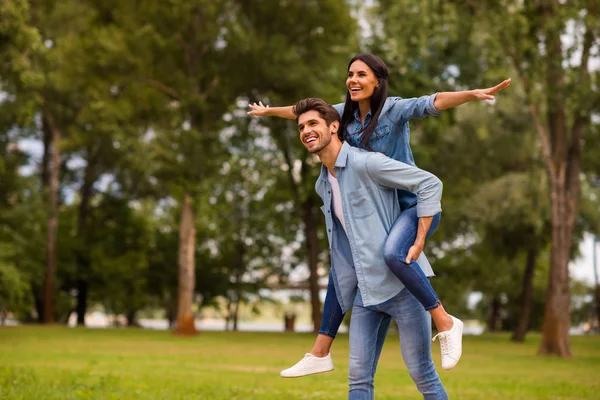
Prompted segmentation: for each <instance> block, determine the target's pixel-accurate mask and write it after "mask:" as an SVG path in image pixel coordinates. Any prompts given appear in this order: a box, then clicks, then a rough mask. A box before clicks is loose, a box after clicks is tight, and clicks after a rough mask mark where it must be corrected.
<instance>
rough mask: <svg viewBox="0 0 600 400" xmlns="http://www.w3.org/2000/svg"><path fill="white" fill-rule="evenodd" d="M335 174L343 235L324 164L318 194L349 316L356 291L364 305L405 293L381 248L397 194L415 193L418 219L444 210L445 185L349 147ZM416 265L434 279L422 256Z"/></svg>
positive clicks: (333, 270)
mask: <svg viewBox="0 0 600 400" xmlns="http://www.w3.org/2000/svg"><path fill="white" fill-rule="evenodd" d="M334 171H335V174H336V178H337V180H338V183H339V186H340V194H341V198H342V212H343V215H344V221H345V223H346V230H345V231H344V229H343V228H342V227H341V224H340V222H339V220H338V219H337V218H336V217H335V216H334V215H333V213H332V210H331V208H332V207H331V185H330V184H329V181H328V179H327V174H328V173H329V171H328V170H327V167H325V166H324V165H323V166H322V168H321V174H320V176H319V178H318V179H317V183H316V185H315V189H316V191H317V193H318V194H319V196H321V198H322V199H323V203H324V205H323V207H321V210H322V211H323V213H324V214H325V220H326V226H327V238H328V239H329V247H330V249H331V269H330V274H331V276H332V278H333V282H334V285H335V292H336V294H337V298H338V301H339V303H340V306H341V308H342V312H344V313H345V312H347V311H348V310H349V309H350V308H351V307H352V305H353V303H354V298H355V295H356V288H357V286H358V288H359V289H360V294H361V297H362V301H363V303H364V305H365V306H371V305H377V304H381V303H383V302H385V301H387V300H389V299H391V298H392V297H394V296H395V295H397V294H398V293H400V291H401V290H402V289H403V288H404V285H403V284H402V283H401V282H400V280H399V279H398V278H397V277H396V276H395V275H394V274H393V273H392V272H391V271H390V269H389V268H388V266H387V264H386V263H385V260H384V258H383V245H384V243H385V240H386V238H387V236H388V233H389V232H390V229H391V228H392V225H393V224H394V222H395V221H396V219H397V218H398V216H399V215H400V212H401V210H400V203H399V202H398V192H397V189H403V190H408V191H410V192H412V193H416V198H417V215H418V216H419V217H428V216H433V215H435V214H437V213H439V212H441V210H442V208H441V198H442V182H441V181H440V180H439V179H438V178H437V177H436V176H435V175H433V174H431V173H429V172H427V171H423V170H421V169H419V168H417V167H415V166H411V165H408V164H406V163H402V162H398V161H396V160H393V159H391V158H389V157H386V156H384V155H383V154H381V153H377V152H369V151H366V150H361V149H358V148H356V147H352V146H350V145H349V144H348V142H344V143H343V145H342V148H341V150H340V153H339V155H338V158H337V160H336V163H335V167H334ZM417 261H418V263H419V265H420V266H421V268H422V269H423V272H424V273H425V275H426V276H432V275H433V271H432V269H431V265H429V262H427V259H426V258H425V256H424V255H423V254H421V256H420V257H419V259H418V260H417Z"/></svg>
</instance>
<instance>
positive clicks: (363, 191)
mask: <svg viewBox="0 0 600 400" xmlns="http://www.w3.org/2000/svg"><path fill="white" fill-rule="evenodd" d="M348 202H349V203H350V207H351V208H352V217H353V219H355V220H359V219H365V218H369V217H370V216H371V215H373V214H375V204H374V203H373V199H372V197H371V196H370V193H369V192H368V189H367V188H365V187H362V188H360V189H358V190H353V191H351V192H348Z"/></svg>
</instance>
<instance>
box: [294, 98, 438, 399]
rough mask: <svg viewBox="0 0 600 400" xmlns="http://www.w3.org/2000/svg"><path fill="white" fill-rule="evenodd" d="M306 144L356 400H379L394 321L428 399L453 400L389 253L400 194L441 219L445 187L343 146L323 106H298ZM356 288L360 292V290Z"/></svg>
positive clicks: (333, 114) (424, 323) (334, 118)
mask: <svg viewBox="0 0 600 400" xmlns="http://www.w3.org/2000/svg"><path fill="white" fill-rule="evenodd" d="M294 110H295V113H296V116H297V119H296V121H297V124H298V130H299V132H300V140H301V141H302V143H303V144H304V146H305V147H306V148H307V150H308V151H309V152H311V153H313V154H316V155H317V156H318V157H319V159H320V160H321V162H322V163H323V166H322V168H321V175H320V177H319V179H318V181H317V183H316V190H317V193H318V194H319V195H320V196H321V198H322V199H323V202H324V206H323V207H322V208H321V209H322V210H323V212H324V214H325V217H326V221H327V237H328V239H329V244H330V249H331V270H330V280H331V281H332V282H333V284H334V285H335V288H336V294H337V297H338V300H339V303H340V306H341V308H342V311H343V312H346V311H348V310H349V309H350V308H352V320H351V323H350V363H349V368H348V374H349V380H350V387H349V392H348V398H349V399H350V400H358V399H373V397H374V385H373V381H374V376H375V371H376V367H377V362H378V359H379V355H380V354H381V350H382V348H383V342H384V340H385V337H386V334H387V330H388V327H389V324H390V322H391V319H392V318H393V319H395V320H396V323H397V324H398V329H399V332H400V337H401V338H402V340H401V352H402V357H403V358H404V361H405V363H406V365H407V367H408V370H409V373H410V376H411V378H412V379H413V380H414V382H415V383H416V385H417V388H418V390H419V391H420V392H421V393H422V394H423V397H424V398H425V399H435V400H438V399H447V398H448V396H447V394H446V392H445V390H444V387H443V386H442V383H441V381H440V379H439V376H438V374H437V372H436V370H435V366H434V364H433V360H432V359H431V342H430V335H431V319H430V316H429V314H428V313H427V311H425V309H424V308H423V307H422V305H421V304H420V303H419V302H418V301H417V299H416V298H415V297H414V296H413V295H412V294H410V292H408V290H402V289H403V285H402V283H401V282H400V281H399V280H398V278H396V276H395V275H394V274H393V273H392V272H391V271H390V270H389V268H388V267H387V265H386V262H385V260H384V258H383V245H384V242H385V239H386V237H387V234H388V232H389V230H390V228H391V227H392V225H393V223H394V221H395V220H396V218H397V217H398V216H399V215H400V206H399V203H398V200H397V197H396V196H397V194H396V192H397V191H396V190H395V189H404V190H409V191H411V192H414V193H416V194H417V197H418V204H417V212H418V215H419V217H429V216H433V215H435V214H437V213H439V212H440V211H441V205H440V200H441V193H442V183H441V181H440V180H439V179H438V178H436V177H435V176H434V175H432V174H430V173H428V172H425V171H423V170H420V169H418V168H416V167H413V166H410V165H407V164H404V163H401V162H398V161H395V160H392V159H391V158H388V157H386V156H384V155H383V154H381V153H376V152H367V151H364V150H359V149H357V148H354V147H351V146H350V145H348V144H347V143H342V142H341V141H340V139H339V137H338V134H337V133H338V129H339V126H340V120H339V114H338V112H337V111H336V110H335V109H334V108H333V107H332V106H330V105H329V104H327V103H326V102H325V101H323V100H320V99H304V100H301V101H299V102H298V103H297V104H296V105H295V108H294ZM357 288H358V290H357Z"/></svg>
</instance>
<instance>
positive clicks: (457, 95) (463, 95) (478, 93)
mask: <svg viewBox="0 0 600 400" xmlns="http://www.w3.org/2000/svg"><path fill="white" fill-rule="evenodd" d="M508 85H510V78H509V79H506V80H504V81H502V82H500V83H499V84H497V85H496V86H494V87H491V88H487V89H473V90H465V91H462V92H440V93H438V94H437V96H436V98H435V101H434V102H433V105H434V106H435V108H437V109H438V110H440V111H442V110H447V109H449V108H452V107H456V106H460V105H461V104H464V103H468V102H469V101H471V100H476V99H477V100H494V94H496V93H497V92H499V91H501V90H502V89H504V88H506V87H508Z"/></svg>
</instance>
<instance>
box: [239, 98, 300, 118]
mask: <svg viewBox="0 0 600 400" xmlns="http://www.w3.org/2000/svg"><path fill="white" fill-rule="evenodd" d="M248 108H250V111H248V115H253V116H255V117H279V118H286V119H296V114H294V106H287V107H269V106H265V105H263V103H262V101H259V102H258V104H256V103H253V104H250V105H248Z"/></svg>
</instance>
